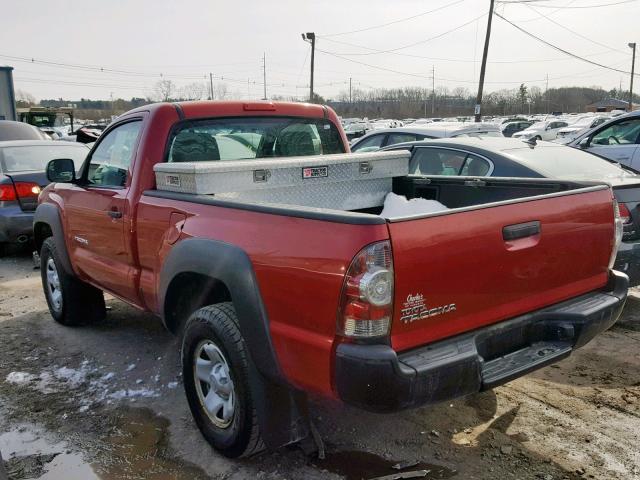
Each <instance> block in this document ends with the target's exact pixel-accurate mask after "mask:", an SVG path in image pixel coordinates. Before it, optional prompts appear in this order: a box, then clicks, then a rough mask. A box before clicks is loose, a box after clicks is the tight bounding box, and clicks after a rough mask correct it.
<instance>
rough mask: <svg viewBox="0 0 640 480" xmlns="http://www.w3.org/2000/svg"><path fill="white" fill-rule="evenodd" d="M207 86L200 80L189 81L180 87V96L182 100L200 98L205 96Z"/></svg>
mask: <svg viewBox="0 0 640 480" xmlns="http://www.w3.org/2000/svg"><path fill="white" fill-rule="evenodd" d="M207 90H208V88H207V86H206V85H205V84H204V83H202V82H194V83H189V84H187V85H185V86H184V87H182V88H181V89H180V94H179V96H180V98H182V99H184V100H202V99H203V98H204V97H206V96H207Z"/></svg>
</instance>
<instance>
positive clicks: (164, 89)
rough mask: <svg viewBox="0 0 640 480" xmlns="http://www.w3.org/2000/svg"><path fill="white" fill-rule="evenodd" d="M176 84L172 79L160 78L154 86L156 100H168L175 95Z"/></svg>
mask: <svg viewBox="0 0 640 480" xmlns="http://www.w3.org/2000/svg"><path fill="white" fill-rule="evenodd" d="M175 93H176V85H175V84H174V83H173V82H172V81H171V80H159V81H158V82H156V84H155V86H154V87H153V94H154V100H156V101H160V102H167V101H169V100H170V99H171V98H173V97H174V96H175Z"/></svg>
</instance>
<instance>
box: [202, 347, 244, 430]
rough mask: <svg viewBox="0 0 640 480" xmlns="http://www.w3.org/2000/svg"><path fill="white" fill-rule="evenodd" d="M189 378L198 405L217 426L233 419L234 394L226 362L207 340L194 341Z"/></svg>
mask: <svg viewBox="0 0 640 480" xmlns="http://www.w3.org/2000/svg"><path fill="white" fill-rule="evenodd" d="M193 377H194V381H195V384H196V392H197V394H198V400H199V401H200V405H202V408H203V409H204V411H205V412H206V413H207V416H208V417H209V419H210V420H211V422H212V423H213V424H214V425H215V426H216V427H218V428H227V427H229V425H231V423H232V422H233V417H234V414H235V409H236V408H235V407H236V399H235V397H236V395H235V386H234V384H233V379H232V378H231V372H230V369H229V363H228V362H227V359H226V358H225V356H224V354H223V353H222V351H221V350H220V349H219V348H218V347H217V346H216V345H215V344H214V343H213V342H212V341H210V340H203V341H202V342H200V343H199V344H198V347H197V348H196V350H195V352H194V357H193Z"/></svg>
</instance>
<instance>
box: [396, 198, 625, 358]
mask: <svg viewBox="0 0 640 480" xmlns="http://www.w3.org/2000/svg"><path fill="white" fill-rule="evenodd" d="M596 188H597V187H596ZM613 216H614V213H613V208H612V197H611V191H610V190H609V189H608V188H602V189H595V190H594V189H593V188H590V189H586V190H579V191H572V192H567V194H565V195H557V194H556V195H551V196H547V197H544V198H541V197H538V198H537V199H523V200H522V201H520V202H517V203H509V204H503V205H493V206H484V207H480V208H477V209H468V210H462V211H455V210H453V211H450V212H447V213H446V214H442V215H437V216H431V217H426V218H420V219H409V220H404V221H402V220H400V221H394V222H390V223H389V224H388V225H389V233H390V236H391V243H392V247H393V262H394V269H395V297H394V318H393V325H392V328H391V336H392V345H393V347H394V349H395V350H397V351H402V350H407V349H410V348H413V347H416V346H419V345H424V344H425V343H429V342H432V341H434V340H438V339H442V338H445V337H449V336H451V335H455V334H458V333H462V332H467V331H470V330H474V329H476V328H479V327H482V326H485V325H488V324H492V323H495V322H499V321H501V320H506V319H508V318H512V317H515V316H517V315H521V314H524V313H527V312H530V311H532V310H536V309H540V308H542V307H545V306H547V305H551V304H553V303H557V302H560V301H562V300H566V299H568V298H571V297H575V296H577V295H580V294H583V293H586V292H589V291H592V290H596V289H598V288H600V287H602V286H604V285H605V284H606V282H607V278H608V272H607V266H608V263H609V256H610V254H611V249H612V247H613V239H614V223H613V222H614V217H613ZM535 222H539V224H537V223H535ZM522 224H526V225H522ZM537 225H539V228H538V233H536V226H537ZM512 226H515V227H514V228H508V229H507V231H506V232H507V233H506V237H510V236H511V237H512V236H516V237H520V238H515V239H511V240H505V233H504V232H503V229H504V227H512Z"/></svg>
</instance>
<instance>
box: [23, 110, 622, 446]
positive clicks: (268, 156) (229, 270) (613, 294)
mask: <svg viewBox="0 0 640 480" xmlns="http://www.w3.org/2000/svg"><path fill="white" fill-rule="evenodd" d="M267 105H268V107H267V108H265V104H264V103H261V102H251V103H243V102H208V101H204V102H178V103H161V104H155V105H146V106H144V107H143V108H139V109H135V110H132V111H130V112H128V113H126V114H123V115H121V116H120V117H118V119H117V120H116V121H114V122H113V123H112V124H111V125H110V126H109V127H108V128H107V129H106V130H105V131H104V133H103V134H102V135H101V136H100V138H99V139H98V140H97V142H96V145H95V146H94V148H93V149H92V150H91V153H90V154H89V156H88V157H87V159H86V160H85V162H84V164H83V165H82V167H81V170H80V173H79V175H78V176H76V168H75V165H74V162H72V161H69V160H54V161H53V162H51V163H50V164H49V165H48V167H47V171H48V173H49V178H50V180H51V181H52V182H54V183H52V184H51V185H49V186H48V187H47V188H45V189H44V190H43V192H42V194H41V196H40V201H39V205H38V209H37V211H36V217H35V221H34V232H35V236H36V245H37V247H38V249H39V251H40V259H41V273H42V281H43V290H44V294H45V298H46V300H47V304H48V306H49V311H50V313H51V315H52V317H53V318H54V319H55V320H56V321H57V322H59V323H61V324H62V325H66V326H74V325H78V324H79V323H87V322H91V321H99V320H100V319H101V318H102V317H103V316H104V315H105V305H104V297H103V291H107V292H110V293H111V294H113V295H115V296H117V297H118V298H120V299H122V300H124V301H126V302H129V303H131V304H133V305H136V306H137V307H139V308H141V309H143V310H148V311H151V312H153V313H155V314H156V315H158V316H160V317H161V318H162V319H163V321H164V323H165V325H166V326H167V328H168V329H169V330H170V331H173V332H176V333H178V332H180V333H181V334H182V335H183V341H182V349H181V352H182V366H183V369H182V372H183V381H184V389H185V394H186V397H187V400H188V403H189V406H190V408H191V412H192V414H193V416H194V418H195V423H196V424H197V426H198V427H199V428H200V431H201V432H202V434H203V435H204V437H205V438H206V439H207V440H208V441H209V442H210V443H211V444H212V445H213V446H214V447H215V448H217V449H218V450H219V451H220V452H222V453H223V454H225V455H227V456H229V457H238V456H241V455H250V454H252V453H255V452H257V451H259V450H260V449H262V448H263V446H266V447H268V448H276V447H279V446H281V445H284V444H289V443H293V442H295V441H297V440H299V439H301V438H303V437H305V436H306V435H307V434H308V433H309V431H310V429H311V427H310V417H309V416H308V407H307V400H306V398H307V394H309V393H314V394H320V395H324V396H327V397H329V398H332V399H334V400H342V401H344V402H346V403H348V404H352V405H355V406H358V407H360V408H365V409H369V410H373V411H380V412H384V411H395V410H400V409H403V408H409V407H416V406H420V405H427V404H431V403H434V402H440V401H445V400H449V399H451V398H454V397H460V396H464V395H469V394H471V393H474V392H478V391H480V390H486V389H489V388H492V387H495V386H497V385H500V384H503V383H505V382H507V381H510V380H512V379H514V378H516V377H519V376H521V375H523V374H525V373H527V372H530V371H532V370H535V369H538V368H540V367H543V366H545V365H548V364H550V363H553V362H556V361H558V360H560V359H562V358H565V357H566V356H568V355H569V354H570V353H571V352H572V351H573V350H574V349H575V348H578V347H581V346H582V345H584V344H586V343H587V342H588V341H590V340H591V339H592V338H593V337H594V336H595V335H597V334H598V333H599V332H601V331H603V330H605V329H607V328H609V327H610V326H611V325H612V324H613V323H615V321H616V319H617V318H618V316H619V314H620V312H621V310H622V307H623V305H624V302H625V299H626V295H627V284H628V279H627V277H626V276H625V275H624V274H621V273H618V272H615V271H612V270H610V266H611V265H612V260H613V259H614V258H615V254H616V249H617V246H618V244H619V241H620V237H621V235H622V231H621V230H622V227H621V220H620V218H619V216H618V215H617V214H616V208H615V203H614V201H613V194H612V192H611V188H610V187H609V186H608V185H605V184H594V183H593V182H587V183H583V182H580V181H575V182H566V181H556V180H548V179H544V180H543V181H542V182H541V181H540V179H508V180H504V179H502V180H492V184H491V186H490V188H484V187H483V186H482V185H479V184H468V182H467V181H466V179H457V178H453V179H452V178H447V179H438V178H436V177H433V178H431V179H425V178H423V177H416V176H408V175H406V173H407V171H408V157H409V155H408V154H407V153H406V152H374V153H367V154H362V153H360V154H348V155H342V154H340V152H346V151H348V145H347V139H346V136H345V134H344V132H343V131H342V129H341V127H340V123H339V122H338V118H337V116H336V114H335V112H334V111H333V110H331V109H329V108H326V107H323V106H320V105H305V104H298V103H284V102H282V103H280V102H273V103H269V104H267ZM229 132H233V133H229ZM321 152H322V153H325V154H329V153H333V154H335V155H318V153H321ZM300 156H302V158H300ZM279 157H298V158H279ZM220 160H222V161H220ZM382 160H384V162H387V163H383V162H382ZM184 162H186V163H184ZM374 164H375V166H374ZM392 193H393V194H394V195H391V194H392ZM212 194H213V196H212ZM402 196H407V197H409V198H414V199H419V198H423V197H424V198H430V199H435V200H437V201H438V202H440V204H441V205H442V208H440V210H439V211H437V212H435V213H433V210H431V213H427V212H426V211H424V210H423V211H422V213H418V214H416V213H407V211H406V210H402V211H401V212H400V211H398V210H396V212H395V213H393V212H390V211H389V210H388V209H387V205H385V203H386V200H387V199H388V198H389V197H391V198H395V197H402ZM265 200H267V201H265ZM405 201H406V198H405ZM418 203H421V202H418ZM422 203H426V204H428V205H430V206H431V205H432V203H431V202H422ZM385 209H387V212H389V213H386V214H385V215H384V216H383V213H384V212H385ZM434 259H436V261H434Z"/></svg>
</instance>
